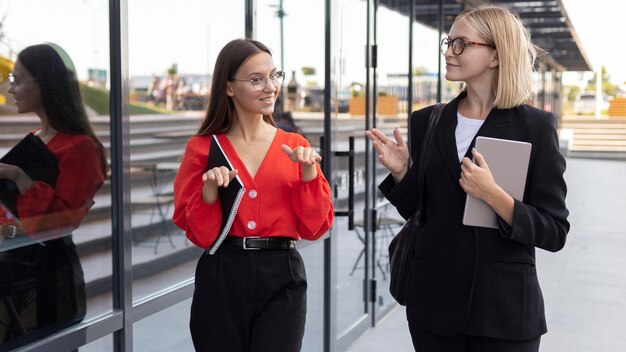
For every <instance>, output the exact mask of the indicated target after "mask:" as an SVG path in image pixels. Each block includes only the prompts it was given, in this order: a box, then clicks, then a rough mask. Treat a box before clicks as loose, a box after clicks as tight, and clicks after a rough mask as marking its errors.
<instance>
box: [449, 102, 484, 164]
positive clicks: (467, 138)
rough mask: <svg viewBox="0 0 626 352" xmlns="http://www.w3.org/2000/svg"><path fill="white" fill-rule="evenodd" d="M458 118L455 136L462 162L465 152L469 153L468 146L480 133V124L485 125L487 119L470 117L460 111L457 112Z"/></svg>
mask: <svg viewBox="0 0 626 352" xmlns="http://www.w3.org/2000/svg"><path fill="white" fill-rule="evenodd" d="M456 119H457V124H456V130H455V131H454V136H455V137H456V151H457V154H458V155H459V162H461V160H463V157H464V156H465V153H467V148H469V146H470V143H472V140H473V139H474V136H475V135H476V133H478V130H479V129H480V126H482V125H483V122H485V120H479V119H470V118H468V117H465V116H463V115H461V113H460V112H458V111H457V113H456Z"/></svg>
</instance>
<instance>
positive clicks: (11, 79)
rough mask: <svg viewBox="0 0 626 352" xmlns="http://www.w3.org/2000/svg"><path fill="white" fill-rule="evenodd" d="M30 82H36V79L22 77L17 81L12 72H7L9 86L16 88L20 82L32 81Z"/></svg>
mask: <svg viewBox="0 0 626 352" xmlns="http://www.w3.org/2000/svg"><path fill="white" fill-rule="evenodd" d="M32 82H37V81H36V80H34V79H23V80H21V81H18V80H16V79H15V76H14V75H13V73H9V85H10V86H11V88H16V87H18V86H19V85H20V84H22V83H32Z"/></svg>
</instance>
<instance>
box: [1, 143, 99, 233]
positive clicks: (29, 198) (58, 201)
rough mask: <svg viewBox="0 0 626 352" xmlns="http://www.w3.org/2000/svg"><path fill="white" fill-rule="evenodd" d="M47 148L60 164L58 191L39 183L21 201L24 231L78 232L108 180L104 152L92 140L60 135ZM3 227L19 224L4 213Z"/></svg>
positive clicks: (19, 211)
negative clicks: (104, 166) (97, 194)
mask: <svg viewBox="0 0 626 352" xmlns="http://www.w3.org/2000/svg"><path fill="white" fill-rule="evenodd" d="M46 145H47V146H48V148H49V149H50V151H51V152H52V154H54V156H56V157H57V159H58V160H59V174H58V176H57V182H56V187H54V188H53V187H51V186H50V185H49V184H47V183H45V182H39V181H35V182H33V185H32V187H31V188H30V189H29V190H28V191H27V192H26V193H25V194H22V195H20V196H19V197H18V200H17V212H18V214H19V216H20V221H21V226H22V231H24V232H25V233H26V234H29V235H31V234H35V233H40V232H43V231H46V232H48V233H49V232H50V231H49V230H53V232H54V233H58V234H61V233H67V232H70V231H72V230H74V229H76V228H77V227H78V225H79V224H80V221H81V220H82V219H83V218H84V217H85V215H87V212H88V211H89V208H91V206H92V204H93V198H94V195H95V194H96V192H97V191H98V189H99V188H100V187H101V186H102V184H103V183H104V178H105V175H104V173H103V170H102V165H101V160H102V158H101V154H100V148H99V145H98V144H97V143H96V142H95V141H94V140H93V139H92V138H90V137H88V136H85V135H70V134H66V133H61V132H59V133H57V134H56V135H54V137H52V139H50V141H48V143H47V144H46ZM0 223H2V224H15V220H14V219H11V218H10V216H7V213H6V211H5V210H4V209H0Z"/></svg>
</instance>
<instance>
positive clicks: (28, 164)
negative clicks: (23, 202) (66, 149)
mask: <svg viewBox="0 0 626 352" xmlns="http://www.w3.org/2000/svg"><path fill="white" fill-rule="evenodd" d="M0 162H2V163H5V164H11V165H15V166H19V167H20V168H21V169H22V170H24V172H26V174H27V175H28V177H30V178H31V179H32V180H33V181H43V182H45V183H47V184H49V185H51V186H52V187H54V186H56V183H57V176H58V174H59V161H58V160H57V158H56V157H55V156H54V154H52V152H51V151H50V149H48V147H47V146H46V144H45V143H44V142H43V141H42V140H41V139H40V138H39V137H37V136H35V135H34V134H32V133H29V134H28V135H27V136H26V137H24V138H23V139H22V140H21V141H20V142H19V143H17V144H16V145H15V146H14V147H13V148H11V150H9V152H8V153H7V154H6V155H5V156H3V157H2V158H0ZM18 196H19V190H18V189H17V185H16V184H15V182H14V181H13V180H10V179H8V178H2V179H0V205H1V206H3V207H4V208H6V209H7V210H8V211H10V212H11V214H13V215H14V216H16V217H18V218H19V214H18V213H17V197H18Z"/></svg>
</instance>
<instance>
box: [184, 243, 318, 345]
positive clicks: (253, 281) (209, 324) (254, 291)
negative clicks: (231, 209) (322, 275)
mask: <svg viewBox="0 0 626 352" xmlns="http://www.w3.org/2000/svg"><path fill="white" fill-rule="evenodd" d="M195 285H196V286H195V291H194V294H193V301H192V304H191V321H190V329H191V337H192V340H193V344H194V347H195V349H196V351H202V352H208V351H211V352H278V351H280V352H297V351H300V348H301V345H302V337H303V335H304V323H305V318H306V288H307V282H306V274H305V271H304V263H303V261H302V257H301V256H300V253H298V251H297V250H295V249H288V250H258V251H245V250H243V249H241V248H235V247H229V246H227V245H222V246H221V247H220V248H219V249H218V251H217V252H216V254H215V255H209V254H206V253H205V254H204V255H202V257H201V258H200V260H199V261H198V265H197V268H196V283H195Z"/></svg>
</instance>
